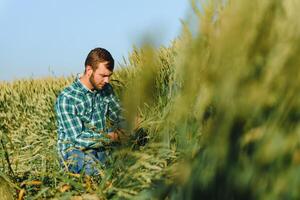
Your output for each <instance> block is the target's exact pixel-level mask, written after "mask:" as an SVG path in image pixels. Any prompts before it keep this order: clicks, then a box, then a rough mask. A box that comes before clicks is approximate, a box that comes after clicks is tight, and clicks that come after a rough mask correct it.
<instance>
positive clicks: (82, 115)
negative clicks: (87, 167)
mask: <svg viewBox="0 0 300 200" xmlns="http://www.w3.org/2000/svg"><path fill="white" fill-rule="evenodd" d="M55 111H56V115H57V122H58V142H57V145H58V151H59V152H60V153H61V154H62V156H64V155H65V154H66V152H67V151H69V150H72V149H73V148H78V149H81V150H85V149H90V148H100V147H103V146H105V144H109V143H110V142H111V140H110V139H109V138H108V137H107V133H108V132H110V131H114V130H115V129H117V128H120V126H121V125H120V124H121V121H122V118H121V107H120V104H119V101H118V99H117V98H116V96H115V94H114V92H113V88H112V86H111V85H110V84H106V85H105V86H104V88H103V89H101V90H98V91H91V90H89V89H88V88H87V87H86V86H84V85H83V84H82V83H81V82H80V80H79V77H77V78H76V80H75V81H74V82H73V83H72V84H71V85H70V86H69V87H67V88H65V89H64V90H63V91H62V92H61V93H60V95H59V96H58V97H57V101H56V104H55ZM109 126H110V127H109Z"/></svg>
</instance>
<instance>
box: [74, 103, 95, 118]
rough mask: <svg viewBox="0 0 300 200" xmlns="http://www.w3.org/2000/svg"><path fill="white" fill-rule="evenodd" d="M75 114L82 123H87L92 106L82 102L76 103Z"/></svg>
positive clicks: (90, 116)
mask: <svg viewBox="0 0 300 200" xmlns="http://www.w3.org/2000/svg"><path fill="white" fill-rule="evenodd" d="M76 107H77V116H78V117H79V118H80V120H81V121H82V122H84V123H89V122H90V121H91V119H92V114H93V113H92V107H91V106H90V105H87V104H86V103H84V102H81V103H79V104H77V106H76Z"/></svg>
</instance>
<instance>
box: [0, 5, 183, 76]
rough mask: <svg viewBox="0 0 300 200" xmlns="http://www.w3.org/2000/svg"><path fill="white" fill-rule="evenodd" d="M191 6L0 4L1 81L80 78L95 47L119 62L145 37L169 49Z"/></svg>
mask: <svg viewBox="0 0 300 200" xmlns="http://www.w3.org/2000/svg"><path fill="white" fill-rule="evenodd" d="M188 12H189V1H188V0H143V1H141V0H126V1H121V0H109V1H107V0H106V1H104V0H87V1H83V0H48V1H46V0H26V1H20V0H0V27H1V31H0V46H1V49H0V80H14V79H19V78H30V77H34V78H36V77H43V76H47V75H51V74H54V75H55V76H61V75H65V76H68V75H70V74H76V73H80V72H82V71H83V68H84V65H83V63H84V59H85V57H86V55H87V53H88V52H89V51H90V50H91V49H92V48H94V47H98V46H99V47H104V48H106V49H108V50H109V51H110V52H111V53H112V55H113V56H114V58H115V60H116V61H117V62H122V57H123V56H124V57H125V58H127V55H128V53H129V52H130V51H131V49H132V46H133V45H134V44H135V45H137V46H139V45H140V44H141V42H142V41H143V38H144V37H145V36H150V37H152V38H153V40H154V41H155V43H156V45H168V44H169V42H170V41H171V40H172V39H174V38H175V37H176V36H178V35H179V33H180V29H181V22H180V19H185V17H186V15H187V13H188Z"/></svg>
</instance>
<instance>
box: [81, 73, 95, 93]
mask: <svg viewBox="0 0 300 200" xmlns="http://www.w3.org/2000/svg"><path fill="white" fill-rule="evenodd" d="M79 79H80V82H81V83H82V84H83V85H85V86H86V87H87V88H89V89H90V90H93V89H94V87H93V86H92V84H91V82H90V79H89V77H88V76H87V75H86V74H83V76H81V77H80V78H79Z"/></svg>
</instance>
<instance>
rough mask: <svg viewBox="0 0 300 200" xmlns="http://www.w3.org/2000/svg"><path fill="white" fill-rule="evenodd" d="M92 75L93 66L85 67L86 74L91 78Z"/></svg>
mask: <svg viewBox="0 0 300 200" xmlns="http://www.w3.org/2000/svg"><path fill="white" fill-rule="evenodd" d="M92 73H93V68H92V66H90V65H87V66H86V67H85V74H86V75H88V76H91V75H92Z"/></svg>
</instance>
